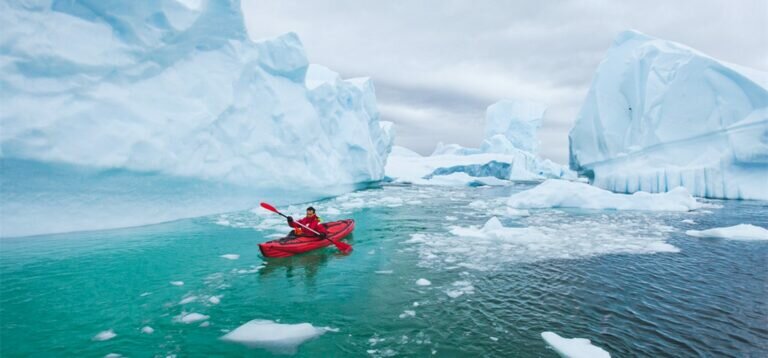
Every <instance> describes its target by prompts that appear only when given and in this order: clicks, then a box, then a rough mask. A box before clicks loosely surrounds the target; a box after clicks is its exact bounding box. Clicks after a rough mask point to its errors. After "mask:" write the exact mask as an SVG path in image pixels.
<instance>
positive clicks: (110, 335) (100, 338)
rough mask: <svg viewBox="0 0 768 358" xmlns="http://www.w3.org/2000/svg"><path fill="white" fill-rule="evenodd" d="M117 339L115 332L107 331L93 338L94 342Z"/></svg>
mask: <svg viewBox="0 0 768 358" xmlns="http://www.w3.org/2000/svg"><path fill="white" fill-rule="evenodd" d="M115 337H117V334H115V331H113V330H111V329H108V330H106V331H101V332H99V334H97V335H95V336H93V340H94V341H107V340H110V339H112V338H115Z"/></svg>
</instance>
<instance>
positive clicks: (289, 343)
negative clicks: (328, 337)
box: [221, 319, 329, 354]
mask: <svg viewBox="0 0 768 358" xmlns="http://www.w3.org/2000/svg"><path fill="white" fill-rule="evenodd" d="M326 331H329V329H328V328H327V327H325V328H318V327H314V326H313V325H311V324H309V323H299V324H283V323H275V322H274V321H270V320H260V319H255V320H252V321H249V322H247V323H245V324H243V325H242V326H240V327H237V328H235V330H233V331H232V332H229V333H227V334H226V335H224V336H223V337H221V339H222V340H225V341H229V342H235V343H240V344H243V345H246V346H248V347H252V348H264V349H267V350H269V351H272V352H275V353H283V354H294V353H296V349H297V348H298V346H299V345H301V344H302V343H304V342H305V341H308V340H310V339H313V338H316V337H319V336H321V335H323V334H324V333H325V332H326Z"/></svg>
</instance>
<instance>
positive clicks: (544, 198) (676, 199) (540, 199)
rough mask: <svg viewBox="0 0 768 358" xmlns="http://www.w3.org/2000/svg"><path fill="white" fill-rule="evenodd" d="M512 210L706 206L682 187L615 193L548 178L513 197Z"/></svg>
mask: <svg viewBox="0 0 768 358" xmlns="http://www.w3.org/2000/svg"><path fill="white" fill-rule="evenodd" d="M507 205H509V206H510V207H513V208H523V209H536V208H582V209H610V210H647V211H691V210H696V209H699V208H702V207H709V206H711V204H703V203H700V202H698V201H696V199H695V198H694V197H693V196H691V195H690V194H689V193H688V191H687V190H686V189H685V188H683V187H678V188H675V189H673V190H671V191H669V192H667V193H660V194H650V193H646V192H636V193H634V194H632V195H628V194H616V193H612V192H610V191H607V190H603V189H600V188H597V187H594V186H591V185H589V184H584V183H578V182H570V181H565V180H556V179H549V180H547V181H545V182H543V183H541V184H539V185H537V186H536V187H534V188H532V189H528V190H526V191H522V192H519V193H516V194H513V195H512V196H511V197H510V198H509V200H508V201H507Z"/></svg>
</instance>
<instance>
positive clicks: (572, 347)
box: [541, 332, 611, 358]
mask: <svg viewBox="0 0 768 358" xmlns="http://www.w3.org/2000/svg"><path fill="white" fill-rule="evenodd" d="M541 338H543V339H544V341H545V342H547V344H548V345H549V346H550V347H552V349H554V350H555V352H557V354H559V355H560V356H562V357H568V358H610V357H611V354H610V353H608V352H607V351H606V350H604V349H602V348H600V347H598V346H595V345H593V344H592V342H590V340H589V339H585V338H563V337H560V336H559V335H558V334H557V333H553V332H543V333H542V334H541Z"/></svg>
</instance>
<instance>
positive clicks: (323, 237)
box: [320, 233, 328, 240]
mask: <svg viewBox="0 0 768 358" xmlns="http://www.w3.org/2000/svg"><path fill="white" fill-rule="evenodd" d="M320 238H321V239H323V240H325V239H327V238H328V234H322V233H321V234H320Z"/></svg>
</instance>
